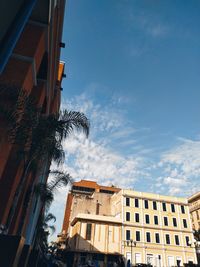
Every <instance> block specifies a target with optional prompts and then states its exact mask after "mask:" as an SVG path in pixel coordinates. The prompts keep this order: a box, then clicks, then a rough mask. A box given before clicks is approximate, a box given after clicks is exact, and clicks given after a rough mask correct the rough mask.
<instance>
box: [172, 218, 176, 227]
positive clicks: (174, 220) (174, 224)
mask: <svg viewBox="0 0 200 267" xmlns="http://www.w3.org/2000/svg"><path fill="white" fill-rule="evenodd" d="M173 226H174V227H177V220H176V218H173Z"/></svg>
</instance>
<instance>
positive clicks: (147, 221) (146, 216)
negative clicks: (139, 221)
mask: <svg viewBox="0 0 200 267" xmlns="http://www.w3.org/2000/svg"><path fill="white" fill-rule="evenodd" d="M145 221H146V223H148V224H149V215H148V214H146V215H145Z"/></svg>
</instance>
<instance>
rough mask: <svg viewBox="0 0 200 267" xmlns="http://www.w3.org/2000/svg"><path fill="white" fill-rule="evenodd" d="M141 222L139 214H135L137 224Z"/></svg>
mask: <svg viewBox="0 0 200 267" xmlns="http://www.w3.org/2000/svg"><path fill="white" fill-rule="evenodd" d="M139 221H140V217H139V213H135V222H139Z"/></svg>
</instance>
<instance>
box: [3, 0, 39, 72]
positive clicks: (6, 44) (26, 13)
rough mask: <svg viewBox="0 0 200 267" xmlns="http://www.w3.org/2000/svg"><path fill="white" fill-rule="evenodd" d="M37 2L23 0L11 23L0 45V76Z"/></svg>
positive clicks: (35, 0)
mask: <svg viewBox="0 0 200 267" xmlns="http://www.w3.org/2000/svg"><path fill="white" fill-rule="evenodd" d="M36 2H37V0H24V3H23V5H22V7H21V8H20V10H19V12H18V13H17V15H16V17H15V19H14V21H13V22H12V23H11V25H10V27H9V29H8V31H7V33H6V36H5V38H4V39H3V40H2V43H1V44H0V74H2V72H3V70H4V68H5V66H6V64H7V62H8V60H9V58H10V56H11V54H12V51H13V49H14V48H15V46H16V43H17V41H18V39H19V37H20V35H21V33H22V31H23V29H24V26H25V25H26V23H27V21H28V19H29V17H30V15H31V13H32V10H33V8H34V6H35V3H36Z"/></svg>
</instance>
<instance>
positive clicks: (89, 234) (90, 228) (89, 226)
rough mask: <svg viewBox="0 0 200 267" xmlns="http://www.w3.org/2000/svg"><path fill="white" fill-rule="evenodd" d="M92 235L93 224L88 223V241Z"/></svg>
mask: <svg viewBox="0 0 200 267" xmlns="http://www.w3.org/2000/svg"><path fill="white" fill-rule="evenodd" d="M91 233H92V224H91V223H87V226H86V240H91Z"/></svg>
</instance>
